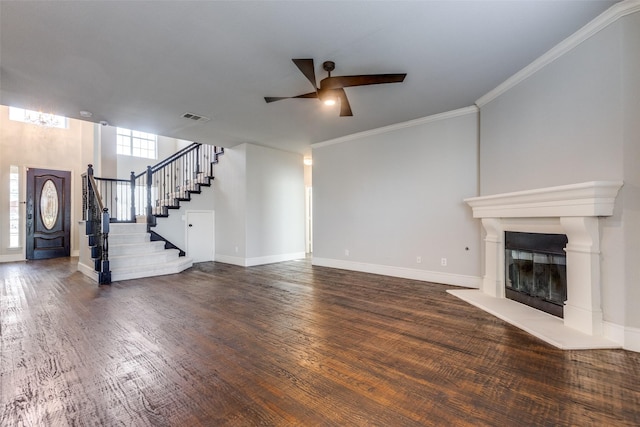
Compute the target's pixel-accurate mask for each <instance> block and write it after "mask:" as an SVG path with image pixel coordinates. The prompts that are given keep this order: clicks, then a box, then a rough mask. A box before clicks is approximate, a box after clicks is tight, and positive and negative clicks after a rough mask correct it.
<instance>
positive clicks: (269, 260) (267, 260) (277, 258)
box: [245, 252, 306, 267]
mask: <svg viewBox="0 0 640 427" xmlns="http://www.w3.org/2000/svg"><path fill="white" fill-rule="evenodd" d="M305 255H306V254H305V253H304V252H294V253H290V254H280V255H268V256H263V257H255V258H247V259H246V260H245V263H246V266H247V267H251V266H254V265H264V264H273V263H275V262H284V261H293V260H294V259H301V258H304V257H305Z"/></svg>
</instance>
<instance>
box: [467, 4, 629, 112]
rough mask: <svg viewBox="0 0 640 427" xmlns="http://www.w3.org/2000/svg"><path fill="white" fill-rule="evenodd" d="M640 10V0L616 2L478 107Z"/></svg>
mask: <svg viewBox="0 0 640 427" xmlns="http://www.w3.org/2000/svg"><path fill="white" fill-rule="evenodd" d="M638 11H640V0H626V1H622V2H620V3H616V4H614V5H613V6H611V7H610V8H609V9H607V10H606V11H604V12H603V13H601V14H600V15H599V16H597V17H596V18H594V19H593V20H592V21H591V22H589V23H588V24H586V25H585V26H584V27H582V28H581V29H579V30H578V31H576V32H575V33H573V34H572V35H571V36H569V37H567V38H566V39H564V40H563V41H562V42H560V43H559V44H557V45H556V46H554V47H553V48H551V49H550V50H548V51H547V52H546V53H544V54H543V55H542V56H540V57H539V58H538V59H536V60H535V61H533V62H532V63H530V64H529V65H527V66H526V67H524V68H523V69H522V70H520V71H518V72H517V73H515V74H514V75H513V76H511V77H509V78H508V79H507V80H505V81H504V82H503V83H501V84H500V85H499V86H498V87H496V88H495V89H493V90H491V91H490V92H489V93H487V94H486V95H484V96H482V97H480V98H479V99H478V100H477V101H476V105H477V106H478V107H483V106H485V105H486V104H488V103H489V102H491V101H493V100H494V99H496V98H497V97H499V96H500V95H502V94H503V93H505V92H506V91H508V90H509V89H511V88H513V87H515V86H517V85H518V84H519V83H520V82H522V81H524V80H526V79H527V78H529V77H530V76H532V75H533V74H535V73H536V72H538V71H540V70H541V69H542V68H544V67H546V66H547V65H549V64H550V63H552V62H553V61H555V60H556V59H558V58H560V57H561V56H563V55H565V54H566V53H568V52H570V51H571V50H573V49H574V48H576V47H577V46H579V45H580V44H581V43H582V42H584V41H585V40H588V39H589V38H591V37H592V36H594V35H595V34H597V33H598V32H600V31H601V30H603V29H604V28H606V27H608V26H609V25H611V24H613V23H614V22H616V21H617V20H618V19H620V18H622V17H625V16H627V15H630V14H632V13H635V12H638Z"/></svg>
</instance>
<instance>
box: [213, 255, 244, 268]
mask: <svg viewBox="0 0 640 427" xmlns="http://www.w3.org/2000/svg"><path fill="white" fill-rule="evenodd" d="M214 260H215V261H217V262H223V263H225V264H233V265H239V266H240V267H246V265H245V263H244V258H242V257H238V256H229V255H222V254H216V256H215V258H214Z"/></svg>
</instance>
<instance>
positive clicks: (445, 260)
mask: <svg viewBox="0 0 640 427" xmlns="http://www.w3.org/2000/svg"><path fill="white" fill-rule="evenodd" d="M440 265H441V266H443V267H446V266H447V259H446V258H440Z"/></svg>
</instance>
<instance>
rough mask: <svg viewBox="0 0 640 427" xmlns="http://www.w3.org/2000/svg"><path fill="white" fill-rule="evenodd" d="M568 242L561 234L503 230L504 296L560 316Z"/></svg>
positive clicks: (562, 309)
mask: <svg viewBox="0 0 640 427" xmlns="http://www.w3.org/2000/svg"><path fill="white" fill-rule="evenodd" d="M567 242H568V239H567V236H566V235H564V234H543V233H522V232H513V231H506V232H505V236H504V247H505V297H506V298H508V299H511V300H514V301H518V302H520V303H522V304H526V305H528V306H530V307H533V308H536V309H538V310H542V311H544V312H546V313H549V314H552V315H554V316H557V317H561V318H562V317H563V316H564V302H565V301H566V299H567V261H566V256H565V253H564V248H565V246H566V245H567Z"/></svg>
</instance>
